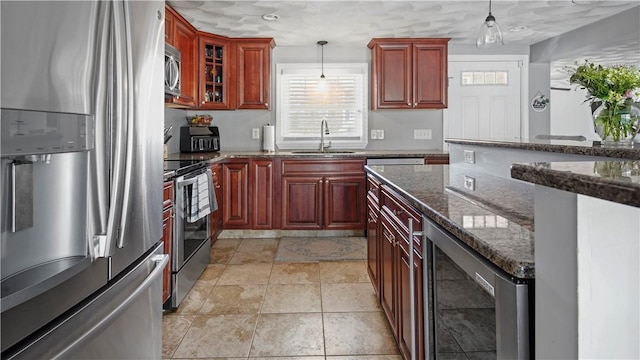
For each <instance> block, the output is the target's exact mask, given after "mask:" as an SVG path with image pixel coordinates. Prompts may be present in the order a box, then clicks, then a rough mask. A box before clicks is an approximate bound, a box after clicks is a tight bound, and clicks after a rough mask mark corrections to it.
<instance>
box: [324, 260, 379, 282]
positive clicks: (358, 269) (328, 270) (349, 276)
mask: <svg viewBox="0 0 640 360" xmlns="http://www.w3.org/2000/svg"><path fill="white" fill-rule="evenodd" d="M366 264H367V263H366V262H365V261H339V262H332V261H322V262H320V281H321V282H322V283H356V282H371V280H370V279H369V274H368V273H367V265H366Z"/></svg>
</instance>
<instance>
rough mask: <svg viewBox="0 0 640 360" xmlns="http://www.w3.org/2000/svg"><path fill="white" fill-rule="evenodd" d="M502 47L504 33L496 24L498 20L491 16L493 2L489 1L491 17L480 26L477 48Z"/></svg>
mask: <svg viewBox="0 0 640 360" xmlns="http://www.w3.org/2000/svg"><path fill="white" fill-rule="evenodd" d="M501 45H502V32H501V31H500V26H498V23H497V22H496V18H495V17H494V16H493V15H492V14H491V0H489V16H487V18H486V19H485V21H484V24H482V26H480V31H479V32H478V38H477V39H476V46H477V47H479V48H491V47H497V46H501Z"/></svg>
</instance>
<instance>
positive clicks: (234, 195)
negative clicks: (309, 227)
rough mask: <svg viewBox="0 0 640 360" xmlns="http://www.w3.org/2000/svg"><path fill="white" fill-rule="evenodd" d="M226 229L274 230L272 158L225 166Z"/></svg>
mask: <svg viewBox="0 0 640 360" xmlns="http://www.w3.org/2000/svg"><path fill="white" fill-rule="evenodd" d="M222 174H223V176H222V178H223V183H224V186H223V195H222V198H223V200H222V201H223V211H222V213H223V227H224V228H225V229H256V230H257V229H262V230H265V229H272V228H273V207H274V206H273V201H274V195H273V189H274V182H275V179H274V172H273V160H271V159H232V160H228V161H227V162H225V163H224V164H222Z"/></svg>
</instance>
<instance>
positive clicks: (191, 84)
mask: <svg viewBox="0 0 640 360" xmlns="http://www.w3.org/2000/svg"><path fill="white" fill-rule="evenodd" d="M174 46H175V47H176V49H178V50H180V95H179V96H173V97H171V98H170V99H169V101H171V102H173V103H175V104H178V105H183V106H186V107H196V101H197V98H198V66H197V64H198V35H197V33H196V31H195V29H194V28H193V27H192V26H191V25H190V24H189V23H186V22H183V21H182V19H181V18H178V17H176V18H175V32H174Z"/></svg>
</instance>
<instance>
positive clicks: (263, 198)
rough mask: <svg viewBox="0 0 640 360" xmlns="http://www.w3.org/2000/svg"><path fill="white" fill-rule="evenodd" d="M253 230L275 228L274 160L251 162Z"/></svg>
mask: <svg viewBox="0 0 640 360" xmlns="http://www.w3.org/2000/svg"><path fill="white" fill-rule="evenodd" d="M250 176H251V186H250V192H251V199H252V200H253V201H252V210H251V214H252V215H251V216H252V219H251V220H252V229H271V228H272V227H273V160H269V159H266V160H251V174H250Z"/></svg>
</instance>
